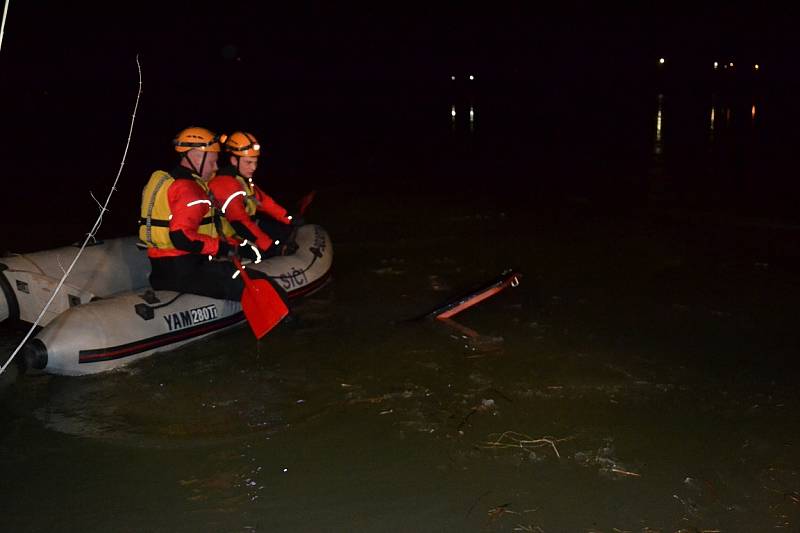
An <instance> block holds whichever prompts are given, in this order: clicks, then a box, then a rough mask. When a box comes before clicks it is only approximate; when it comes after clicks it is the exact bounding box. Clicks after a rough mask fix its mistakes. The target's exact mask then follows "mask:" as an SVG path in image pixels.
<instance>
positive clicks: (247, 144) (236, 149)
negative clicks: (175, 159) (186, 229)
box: [208, 131, 303, 262]
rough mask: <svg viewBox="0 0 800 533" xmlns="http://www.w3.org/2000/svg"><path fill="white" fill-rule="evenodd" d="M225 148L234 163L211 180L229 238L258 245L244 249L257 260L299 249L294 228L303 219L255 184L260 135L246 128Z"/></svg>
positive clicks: (213, 192)
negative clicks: (255, 134)
mask: <svg viewBox="0 0 800 533" xmlns="http://www.w3.org/2000/svg"><path fill="white" fill-rule="evenodd" d="M223 148H224V150H225V152H226V153H227V154H228V155H229V162H230V164H229V165H227V166H225V167H223V168H221V169H220V170H219V171H218V172H217V175H216V176H215V177H214V178H213V179H212V180H211V181H210V182H209V184H208V185H209V188H210V190H211V193H212V197H213V199H214V202H215V207H216V208H217V209H218V210H219V212H220V214H221V215H222V216H223V217H224V218H223V221H222V231H223V233H224V234H225V237H227V238H236V239H238V240H239V241H242V242H246V243H247V244H251V245H254V246H255V248H256V249H255V250H252V252H251V251H250V250H248V248H250V247H245V248H243V249H242V252H243V253H246V254H254V255H249V256H250V257H251V258H253V259H254V260H255V261H256V262H258V261H260V260H261V259H262V258H266V257H270V256H274V255H286V254H290V253H293V252H294V251H295V250H296V245H295V244H294V243H293V242H290V237H291V234H292V229H293V227H295V226H299V225H301V224H302V223H303V221H302V220H301V219H300V218H299V217H296V216H292V215H290V214H289V213H288V212H287V211H286V209H284V208H283V207H281V206H280V205H278V203H277V202H275V200H273V199H272V198H271V197H270V196H269V195H267V194H266V193H265V192H264V191H262V190H261V188H260V187H258V185H256V184H254V183H253V175H254V174H255V171H256V169H257V168H258V158H259V156H260V155H261V146H260V145H259V144H258V141H257V140H256V138H255V137H254V136H253V135H252V134H250V133H246V132H243V131H237V132H234V133H232V134H231V135H230V136H229V137H228V138H227V139H226V140H225V142H224V145H223Z"/></svg>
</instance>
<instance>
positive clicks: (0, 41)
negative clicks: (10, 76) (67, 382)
mask: <svg viewBox="0 0 800 533" xmlns="http://www.w3.org/2000/svg"><path fill="white" fill-rule="evenodd" d="M10 3H11V0H6V3H5V5H4V6H3V22H2V23H0V50H2V49H3V35H4V34H5V33H6V19H7V18H8V4H10ZM0 374H2V372H0Z"/></svg>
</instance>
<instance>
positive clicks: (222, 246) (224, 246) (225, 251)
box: [217, 240, 233, 257]
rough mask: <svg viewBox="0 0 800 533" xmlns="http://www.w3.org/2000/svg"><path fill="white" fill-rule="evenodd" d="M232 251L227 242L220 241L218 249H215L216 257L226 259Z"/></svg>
mask: <svg viewBox="0 0 800 533" xmlns="http://www.w3.org/2000/svg"><path fill="white" fill-rule="evenodd" d="M232 251H233V247H232V246H231V245H230V244H228V243H227V242H225V241H223V240H220V241H219V248H218V249H217V257H228V256H229V255H230V254H231V252H232Z"/></svg>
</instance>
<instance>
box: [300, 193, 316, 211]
mask: <svg viewBox="0 0 800 533" xmlns="http://www.w3.org/2000/svg"><path fill="white" fill-rule="evenodd" d="M315 194H317V191H315V190H314V191H311V192H310V193H308V194H306V195H305V196H303V197H302V198H300V200H299V201H298V202H297V213H298V214H299V215H301V216H302V215H303V213H305V212H306V209H308V206H309V204H311V201H312V200H313V199H314V195H315Z"/></svg>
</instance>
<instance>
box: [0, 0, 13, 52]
mask: <svg viewBox="0 0 800 533" xmlns="http://www.w3.org/2000/svg"><path fill="white" fill-rule="evenodd" d="M10 3H11V0H6V5H4V6H3V22H2V24H0V49H2V48H3V34H4V33H5V32H6V18H7V17H8V4H10Z"/></svg>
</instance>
